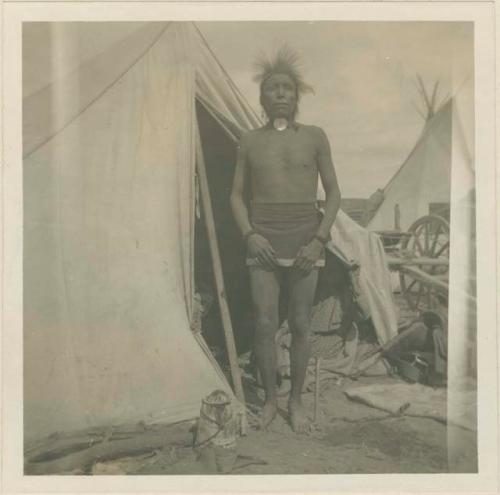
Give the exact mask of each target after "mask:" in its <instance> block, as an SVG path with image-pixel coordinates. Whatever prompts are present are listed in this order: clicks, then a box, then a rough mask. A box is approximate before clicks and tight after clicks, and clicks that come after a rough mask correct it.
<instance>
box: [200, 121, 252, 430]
mask: <svg viewBox="0 0 500 495" xmlns="http://www.w3.org/2000/svg"><path fill="white" fill-rule="evenodd" d="M196 166H197V169H198V178H199V181H200V194H201V202H202V206H203V212H204V219H205V227H206V230H207V237H208V243H209V247H210V255H211V257H212V264H213V269H214V278H215V286H216V288H217V298H218V301H219V309H220V315H221V320H222V327H223V330H224V337H225V340H226V348H227V355H228V358H229V366H230V368H231V377H232V380H233V387H234V393H235V395H236V397H237V398H238V400H239V401H240V402H241V404H242V405H243V406H244V405H245V395H244V393H243V385H242V383H241V374H240V367H239V365H238V355H237V353H236V345H235V342H234V334H233V326H232V323H231V314H230V312H229V306H228V304H227V299H226V290H225V287H224V277H223V275H222V264H221V260H220V254H219V246H218V243H217V234H216V230H215V221H214V215H213V211H212V201H211V199H210V190H209V188H208V180H207V173H206V168H205V159H204V156H203V149H202V146H201V138H200V131H199V129H198V128H197V129H196ZM243 414H244V417H243V418H242V419H243V424H242V433H243V434H245V430H246V424H247V423H246V416H245V412H244V413H243Z"/></svg>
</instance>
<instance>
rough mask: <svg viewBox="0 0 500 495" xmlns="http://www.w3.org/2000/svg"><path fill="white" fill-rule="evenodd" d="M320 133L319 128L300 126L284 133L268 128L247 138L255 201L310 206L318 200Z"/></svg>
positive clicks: (257, 131)
mask: <svg viewBox="0 0 500 495" xmlns="http://www.w3.org/2000/svg"><path fill="white" fill-rule="evenodd" d="M319 132H321V131H320V129H319V128H317V127H314V126H306V125H301V124H297V125H296V127H295V128H289V129H286V130H284V131H277V130H275V129H273V128H272V127H269V126H266V127H262V128H260V129H256V130H255V131H251V132H250V133H249V134H248V135H247V136H246V138H247V155H246V161H247V166H248V169H249V171H250V181H251V188H252V200H253V201H255V202H259V203H310V202H314V201H315V200H316V192H317V186H318V163H317V156H318V150H319V143H320V136H319Z"/></svg>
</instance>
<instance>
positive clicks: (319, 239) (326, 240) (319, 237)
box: [314, 234, 328, 245]
mask: <svg viewBox="0 0 500 495" xmlns="http://www.w3.org/2000/svg"><path fill="white" fill-rule="evenodd" d="M314 238H315V239H316V240H318V241H319V242H321V244H323V245H325V244H326V243H327V242H328V238H325V237H321V236H320V235H318V234H316V235H315V236H314Z"/></svg>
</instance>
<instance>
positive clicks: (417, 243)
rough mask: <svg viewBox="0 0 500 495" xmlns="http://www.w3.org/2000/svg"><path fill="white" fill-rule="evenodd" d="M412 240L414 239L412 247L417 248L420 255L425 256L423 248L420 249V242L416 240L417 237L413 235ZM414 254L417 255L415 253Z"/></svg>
mask: <svg viewBox="0 0 500 495" xmlns="http://www.w3.org/2000/svg"><path fill="white" fill-rule="evenodd" d="M413 239H414V243H413V244H414V246H415V245H416V246H418V250H419V252H420V254H425V253H424V250H423V248H422V244H420V241H419V240H418V237H417V236H416V235H415V236H414V237H413ZM415 254H417V253H415Z"/></svg>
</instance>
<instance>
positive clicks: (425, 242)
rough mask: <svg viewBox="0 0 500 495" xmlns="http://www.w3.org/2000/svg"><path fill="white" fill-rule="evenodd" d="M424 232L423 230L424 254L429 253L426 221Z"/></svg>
mask: <svg viewBox="0 0 500 495" xmlns="http://www.w3.org/2000/svg"><path fill="white" fill-rule="evenodd" d="M424 226H425V232H424V244H425V254H428V253H429V235H430V234H429V224H428V223H427V222H426V223H425V224H424Z"/></svg>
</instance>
